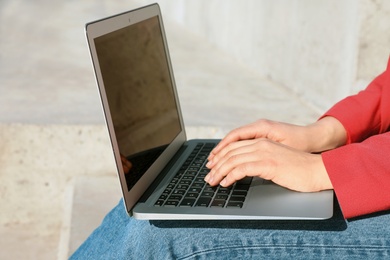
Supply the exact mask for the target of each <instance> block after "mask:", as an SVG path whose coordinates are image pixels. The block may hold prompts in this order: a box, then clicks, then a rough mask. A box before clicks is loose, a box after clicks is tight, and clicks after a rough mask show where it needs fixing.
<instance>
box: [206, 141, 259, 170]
mask: <svg viewBox="0 0 390 260" xmlns="http://www.w3.org/2000/svg"><path fill="white" fill-rule="evenodd" d="M254 142H255V141H254V140H247V141H239V142H233V143H230V144H228V145H227V146H226V147H225V148H223V149H222V150H220V151H219V152H218V153H217V154H215V155H214V157H213V158H212V159H211V160H209V162H208V163H207V164H206V167H207V168H209V169H211V168H213V167H215V166H216V165H217V164H218V163H219V162H220V161H221V160H222V159H223V158H225V157H226V155H227V154H228V153H229V152H232V151H236V152H235V153H237V152H239V151H237V149H239V148H243V147H245V146H249V145H251V144H253V143H254ZM241 152H245V151H244V150H241ZM231 155H233V154H231Z"/></svg>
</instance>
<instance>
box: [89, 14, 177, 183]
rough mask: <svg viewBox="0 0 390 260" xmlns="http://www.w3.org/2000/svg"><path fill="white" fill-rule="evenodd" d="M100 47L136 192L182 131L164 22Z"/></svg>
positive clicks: (145, 24)
mask: <svg viewBox="0 0 390 260" xmlns="http://www.w3.org/2000/svg"><path fill="white" fill-rule="evenodd" d="M95 46H96V51H97V55H98V60H99V65H100V68H101V73H102V77H103V82H104V87H105V91H106V96H107V100H108V105H109V109H110V114H111V117H112V121H113V124H114V129H115V135H116V139H117V141H118V146H119V150H120V153H121V155H122V164H123V169H124V172H125V174H126V180H127V185H128V189H129V190H130V189H131V188H132V187H133V186H134V184H135V183H136V182H137V181H138V180H139V179H140V178H141V177H142V175H143V174H144V173H145V171H146V170H147V169H148V168H149V167H150V166H151V165H152V164H153V162H154V161H155V160H156V158H157V157H158V156H159V155H160V154H161V153H162V152H163V151H164V149H165V148H166V147H167V146H168V144H169V143H170V142H172V141H173V139H174V138H175V137H176V136H177V135H178V134H179V133H180V131H181V126H180V121H179V115H178V111H177V107H176V102H175V97H174V93H173V86H172V80H171V77H170V72H169V68H168V60H167V54H166V53H165V49H164V44H163V38H162V34H161V28H160V24H159V20H158V17H157V16H156V17H153V18H150V19H148V20H146V21H142V22H140V23H137V24H133V25H131V26H128V27H125V28H123V29H120V30H117V31H115V32H112V33H109V34H106V35H103V36H100V37H98V38H96V39H95Z"/></svg>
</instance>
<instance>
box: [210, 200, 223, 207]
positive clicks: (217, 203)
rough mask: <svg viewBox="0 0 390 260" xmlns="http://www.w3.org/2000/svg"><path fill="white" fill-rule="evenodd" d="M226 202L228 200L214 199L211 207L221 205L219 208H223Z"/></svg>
mask: <svg viewBox="0 0 390 260" xmlns="http://www.w3.org/2000/svg"><path fill="white" fill-rule="evenodd" d="M225 203H226V200H214V201H213V202H212V203H211V205H210V207H219V208H223V206H225Z"/></svg>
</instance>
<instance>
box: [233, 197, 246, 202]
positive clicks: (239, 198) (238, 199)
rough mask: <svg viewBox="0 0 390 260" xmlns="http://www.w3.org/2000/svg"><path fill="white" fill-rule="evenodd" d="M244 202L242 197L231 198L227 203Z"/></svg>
mask: <svg viewBox="0 0 390 260" xmlns="http://www.w3.org/2000/svg"><path fill="white" fill-rule="evenodd" d="M233 201H234V202H244V201H245V197H242V196H231V197H230V199H229V202H233Z"/></svg>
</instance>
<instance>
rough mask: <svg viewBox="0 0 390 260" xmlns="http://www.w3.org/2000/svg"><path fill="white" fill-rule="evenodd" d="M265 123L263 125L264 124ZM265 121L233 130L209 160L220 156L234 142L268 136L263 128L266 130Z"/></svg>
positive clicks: (215, 149) (213, 151) (212, 152)
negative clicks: (217, 155)
mask: <svg viewBox="0 0 390 260" xmlns="http://www.w3.org/2000/svg"><path fill="white" fill-rule="evenodd" d="M262 121H263V122H264V123H263V122H262ZM265 122H266V121H265V120H260V121H259V122H256V123H252V124H249V125H246V126H243V127H240V128H237V129H234V130H232V131H231V132H230V133H228V134H227V135H226V136H225V137H224V138H223V139H222V140H221V142H219V144H218V145H217V146H216V147H215V148H214V149H213V150H212V151H211V153H210V156H209V158H208V159H209V160H212V159H213V158H214V156H215V155H216V154H218V153H219V152H220V151H221V150H222V149H223V148H225V147H226V146H227V145H228V144H230V143H232V142H237V141H241V140H248V139H254V138H260V137H264V136H266V135H267V131H266V130H265V129H264V130H262V127H263V128H266V127H265V126H266V125H267V124H266V123H265Z"/></svg>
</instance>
